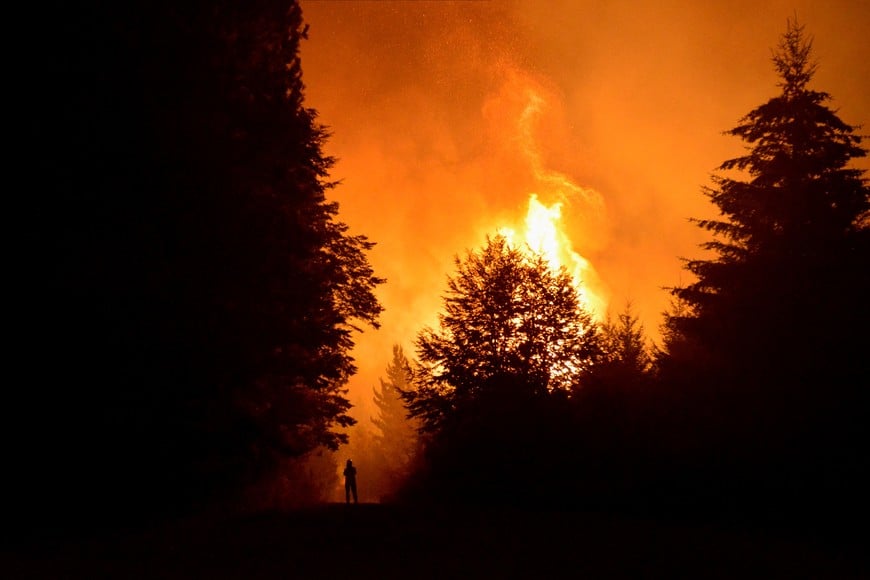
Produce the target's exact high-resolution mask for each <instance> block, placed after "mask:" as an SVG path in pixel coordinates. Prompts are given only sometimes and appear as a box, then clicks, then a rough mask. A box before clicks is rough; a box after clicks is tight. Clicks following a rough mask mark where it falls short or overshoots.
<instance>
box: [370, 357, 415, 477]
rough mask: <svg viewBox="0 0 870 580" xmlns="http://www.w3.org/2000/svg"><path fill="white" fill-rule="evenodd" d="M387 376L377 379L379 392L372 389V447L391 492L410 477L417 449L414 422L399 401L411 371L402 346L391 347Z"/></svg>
mask: <svg viewBox="0 0 870 580" xmlns="http://www.w3.org/2000/svg"><path fill="white" fill-rule="evenodd" d="M386 373H387V378H386V380H385V379H380V388H378V387H375V388H374V403H375V407H377V409H378V415H377V417H373V418H372V423H373V424H374V425H375V427H377V432H376V433H375V443H376V445H377V446H378V449H379V450H380V454H381V457H382V459H383V465H382V469H383V471H384V472H385V473H386V478H385V479H386V480H387V484H388V485H389V487H391V488H392V489H393V490H394V489H395V488H396V486H397V485H398V484H399V483H401V481H402V480H403V479H405V478H407V476H408V474H409V473H410V469H411V466H412V463H413V461H414V458H415V455H416V451H417V446H418V433H417V426H418V425H417V422H416V421H415V420H413V419H412V418H410V417H409V416H408V410H407V409H406V408H405V402H404V400H403V399H402V392H404V391H407V390H408V389H409V388H410V386H411V379H412V371H411V363H410V361H408V358H407V357H406V356H405V353H404V351H403V349H402V347H401V345H398V344H395V345H393V358H392V359H391V360H390V363H389V364H388V365H387V368H386Z"/></svg>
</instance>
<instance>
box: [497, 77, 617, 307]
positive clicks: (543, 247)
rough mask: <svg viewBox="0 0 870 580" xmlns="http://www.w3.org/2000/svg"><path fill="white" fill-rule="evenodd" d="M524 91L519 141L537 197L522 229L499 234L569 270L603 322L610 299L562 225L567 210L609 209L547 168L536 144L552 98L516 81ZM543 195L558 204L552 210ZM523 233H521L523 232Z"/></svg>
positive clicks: (503, 229) (507, 229) (586, 302)
mask: <svg viewBox="0 0 870 580" xmlns="http://www.w3.org/2000/svg"><path fill="white" fill-rule="evenodd" d="M515 82H518V83H519V84H520V86H521V87H522V89H521V90H522V94H523V97H524V99H525V104H524V106H523V108H522V112H521V113H520V115H519V117H518V121H517V125H516V139H517V141H518V142H519V145H520V149H521V151H522V153H523V157H524V158H525V159H526V161H527V162H528V163H529V165H530V167H531V170H532V172H533V174H534V180H535V184H536V186H535V188H536V189H537V190H538V191H537V192H532V193H530V194H529V199H528V210H527V212H526V216H525V220H524V222H523V225H522V227H521V228H514V227H508V226H503V227H500V228H499V229H498V232H499V233H500V234H501V235H503V236H504V237H505V238H507V240H508V242H509V243H510V244H511V245H513V246H514V247H520V248H525V247H528V248H529V249H531V251H533V252H535V253H538V254H541V255H543V256H544V258H545V259H546V260H547V262H549V264H550V266H551V267H552V268H553V269H554V270H557V269H559V268H560V267H562V266H564V267H565V268H566V269H567V270H568V273H569V274H570V275H571V277H572V279H573V280H574V286H575V288H576V289H577V293H578V294H579V296H580V300H581V302H582V303H583V306H584V307H586V308H588V309H589V311H590V313H591V314H592V315H593V317H595V318H596V319H598V320H599V321H600V320H602V319H603V318H604V316H605V313H606V310H607V299H606V297H605V296H606V294H605V291H604V288H603V285H602V284H601V283H600V280H599V278H598V275H597V273H596V272H595V269H594V268H593V266H592V264H591V263H590V262H589V260H587V259H586V258H584V257H583V256H582V255H580V254H579V253H578V252H577V251H575V249H574V245H573V243H572V241H571V238H570V236H569V235H568V233H567V232H566V231H565V229H564V227H563V223H562V209H563V206H564V205H566V204H567V205H572V204H573V203H574V202H578V201H579V202H582V209H583V210H585V211H589V212H593V213H595V214H599V213H601V212H602V211H603V209H604V203H603V199H602V197H601V195H600V194H599V193H598V192H597V191H595V190H593V189H590V188H586V187H581V186H579V185H577V184H576V183H574V182H573V181H572V180H571V179H570V178H569V177H568V176H567V175H565V174H563V173H560V172H558V171H554V170H551V169H548V168H546V167H545V166H544V163H543V160H542V156H541V153H540V148H539V146H538V143H537V140H536V139H535V128H536V124H537V121H538V120H539V118H540V117H541V115H543V114H544V113H545V112H546V111H547V109H548V108H549V106H550V104H551V101H552V100H553V98H552V96H551V95H547V93H546V91H545V90H544V89H543V88H542V87H540V86H537V85H535V83H534V82H533V81H532V80H531V79H529V78H527V77H522V76H519V77H518V78H516V79H515ZM539 195H541V196H543V197H545V198H546V199H555V200H557V201H555V202H553V203H551V204H550V205H547V204H545V203H543V202H542V201H541V199H540V197H539ZM518 230H519V231H518Z"/></svg>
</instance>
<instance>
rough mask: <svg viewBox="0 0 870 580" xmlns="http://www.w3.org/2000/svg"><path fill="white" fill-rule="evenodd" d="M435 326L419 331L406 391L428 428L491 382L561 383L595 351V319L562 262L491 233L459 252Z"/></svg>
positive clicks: (505, 386)
mask: <svg viewBox="0 0 870 580" xmlns="http://www.w3.org/2000/svg"><path fill="white" fill-rule="evenodd" d="M455 264H456V274H455V275H453V276H451V277H449V278H448V282H447V293H446V294H445V296H444V311H443V312H442V313H441V314H440V315H439V320H440V325H439V328H437V329H432V328H427V329H424V330H423V331H421V332H420V333H419V334H418V336H417V341H416V346H417V358H418V361H419V365H420V366H419V369H418V370H417V372H416V374H415V383H414V389H412V390H410V391H407V392H406V400H407V402H408V405H409V409H410V411H411V413H412V414H413V415H414V416H416V417H419V418H420V419H421V420H422V421H423V427H424V428H425V429H429V430H433V429H437V428H438V427H439V425H440V424H441V423H442V421H444V420H445V419H446V418H448V417H450V416H451V415H453V414H455V413H457V412H460V413H461V412H462V409H463V407H464V406H465V405H466V404H468V403H469V402H472V401H475V400H476V399H479V398H480V397H481V396H483V395H486V394H487V393H489V392H495V393H500V394H501V395H502V396H505V397H506V396H508V395H509V394H510V393H509V391H510V389H511V387H510V386H509V385H513V387H512V388H514V389H519V390H520V391H522V392H524V393H526V394H528V395H530V396H543V395H547V394H549V393H552V392H557V391H558V392H563V393H567V392H568V391H569V390H570V389H571V388H572V387H573V386H575V385H576V384H577V382H578V381H579V379H580V377H581V376H582V375H583V373H584V371H586V370H587V369H588V368H589V366H590V364H591V363H592V361H593V360H594V359H595V358H596V357H597V356H598V354H599V344H598V327H597V326H596V324H595V323H594V321H593V319H592V317H591V315H590V314H589V313H588V312H587V311H586V310H585V309H584V308H583V307H582V305H581V303H580V300H579V297H578V294H577V290H576V288H575V287H574V283H573V281H572V279H571V277H570V275H569V274H568V273H567V271H566V270H565V269H564V268H561V269H559V270H558V271H554V270H553V269H552V268H551V266H550V265H549V264H548V262H547V261H546V260H545V259H544V258H543V256H540V255H537V254H534V253H532V252H530V251H524V250H521V249H519V248H516V247H512V246H511V245H510V244H509V243H508V241H507V240H506V239H505V238H504V237H502V236H494V237H487V240H486V244H485V246H484V247H483V248H481V249H480V250H477V251H468V252H467V254H466V255H465V257H464V258H463V259H460V258H459V257H457V258H456V259H455Z"/></svg>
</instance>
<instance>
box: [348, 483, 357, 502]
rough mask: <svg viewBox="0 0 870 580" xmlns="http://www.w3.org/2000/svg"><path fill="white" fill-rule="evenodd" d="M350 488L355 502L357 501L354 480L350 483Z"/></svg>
mask: <svg viewBox="0 0 870 580" xmlns="http://www.w3.org/2000/svg"><path fill="white" fill-rule="evenodd" d="M350 490H351V491H352V492H353V503H357V501H356V482H354V483H352V484H351V486H350Z"/></svg>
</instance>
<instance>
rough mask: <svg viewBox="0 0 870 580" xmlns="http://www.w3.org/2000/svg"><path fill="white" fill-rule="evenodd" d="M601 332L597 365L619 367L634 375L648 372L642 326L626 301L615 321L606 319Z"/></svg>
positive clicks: (650, 363)
mask: <svg viewBox="0 0 870 580" xmlns="http://www.w3.org/2000/svg"><path fill="white" fill-rule="evenodd" d="M601 331H602V332H601V333H602V342H603V344H604V347H603V348H604V356H603V357H602V358H603V360H602V362H601V363H600V364H602V365H609V366H612V367H619V368H621V369H624V370H625V372H627V373H630V374H633V375H637V376H642V375H645V374H646V373H648V372H649V371H650V369H651V367H652V357H651V355H650V349H649V344H648V342H647V338H646V335H645V333H644V329H643V324H641V322H640V319H639V318H638V316H637V315H636V314H635V313H634V311H633V310H632V306H631V303H630V302H629V303H627V304H626V305H625V308H624V309H623V310H622V312H620V313H619V314H617V316H616V320H615V321H614V320H613V319H612V318H608V320H607V321H606V322H605V323H604V324H603V325H602V327H601Z"/></svg>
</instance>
